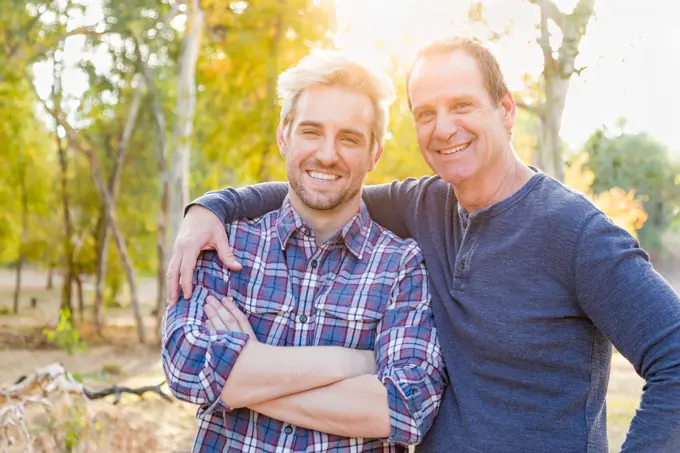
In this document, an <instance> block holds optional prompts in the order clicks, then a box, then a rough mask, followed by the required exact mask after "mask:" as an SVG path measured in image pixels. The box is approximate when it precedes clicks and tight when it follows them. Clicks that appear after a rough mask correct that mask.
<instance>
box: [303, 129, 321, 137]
mask: <svg viewBox="0 0 680 453" xmlns="http://www.w3.org/2000/svg"><path fill="white" fill-rule="evenodd" d="M302 135H311V136H318V135H319V133H318V132H317V131H315V130H314V129H305V130H303V131H302Z"/></svg>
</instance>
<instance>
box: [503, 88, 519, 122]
mask: <svg viewBox="0 0 680 453" xmlns="http://www.w3.org/2000/svg"><path fill="white" fill-rule="evenodd" d="M500 106H501V108H502V109H503V111H502V115H503V126H505V128H506V129H508V130H512V128H513V126H514V125H515V114H516V106H515V99H514V98H513V97H512V93H510V92H509V91H508V92H507V93H506V94H505V96H503V97H502V98H501V105H500Z"/></svg>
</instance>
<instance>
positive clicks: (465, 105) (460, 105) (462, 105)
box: [454, 102, 470, 110]
mask: <svg viewBox="0 0 680 453" xmlns="http://www.w3.org/2000/svg"><path fill="white" fill-rule="evenodd" d="M468 107H470V103H469V102H459V103H458V104H456V105H455V106H454V109H455V110H461V109H466V108H468Z"/></svg>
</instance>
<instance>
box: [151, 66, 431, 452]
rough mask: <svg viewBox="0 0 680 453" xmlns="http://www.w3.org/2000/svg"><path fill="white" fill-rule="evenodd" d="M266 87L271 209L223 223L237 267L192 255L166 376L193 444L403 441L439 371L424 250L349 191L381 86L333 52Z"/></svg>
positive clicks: (427, 410) (291, 448)
mask: <svg viewBox="0 0 680 453" xmlns="http://www.w3.org/2000/svg"><path fill="white" fill-rule="evenodd" d="M278 88H279V93H280V95H281V98H282V100H283V108H282V111H281V124H280V127H279V130H278V133H277V142H278V145H279V148H280V150H281V154H282V155H283V156H284V157H285V163H286V174H287V176H288V181H289V189H288V190H287V194H286V197H285V200H284V201H283V206H280V208H279V209H277V210H275V211H273V212H270V213H268V214H266V215H264V216H262V217H260V218H258V219H257V220H253V221H250V220H247V219H240V220H235V221H233V222H232V223H230V224H229V225H227V231H228V232H229V235H230V236H231V238H232V239H233V242H232V246H233V247H234V249H235V252H236V255H237V257H238V259H239V261H240V262H241V263H242V265H243V268H242V269H241V271H240V272H238V273H231V274H230V273H228V272H227V270H226V269H224V268H223V266H222V263H221V262H220V260H219V259H218V257H217V255H215V253H212V252H208V253H206V254H204V255H202V256H201V257H200V258H199V261H198V265H197V267H196V271H195V272H194V283H195V284H196V285H197V287H196V290H195V291H194V292H193V295H192V296H191V297H187V298H185V299H181V300H180V301H179V302H178V303H176V304H173V305H172V306H170V307H169V308H168V311H167V313H166V316H165V319H164V323H163V365H164V368H165V372H166V375H167V378H168V383H169V385H170V388H171V389H172V391H173V393H174V394H175V395H177V396H178V397H179V398H182V399H184V400H187V401H191V402H194V403H197V404H200V405H201V409H200V411H199V420H200V423H199V431H198V435H197V437H196V441H195V443H194V451H202V452H203V451H220V452H222V451H224V452H268V451H271V452H279V451H280V452H283V451H286V452H319V453H321V452H327V451H354V452H402V451H404V450H405V447H404V445H408V444H417V443H419V442H420V440H421V439H422V437H423V436H424V434H425V432H426V431H427V430H428V429H429V427H430V425H431V424H432V421H433V419H434V416H435V414H436V412H437V408H438V407H439V402H440V398H441V394H442V392H443V389H444V370H443V359H442V356H441V351H440V348H439V344H438V342H437V338H436V331H435V329H434V326H433V319H432V310H431V307H430V293H429V290H428V283H427V274H426V272H425V267H424V263H423V258H422V254H421V252H420V250H419V248H418V246H417V245H416V243H415V242H414V241H413V240H403V239H399V238H398V237H396V236H395V235H394V234H392V233H390V232H388V231H386V230H385V229H383V228H382V227H380V226H378V225H377V224H374V223H373V222H372V220H371V218H370V217H369V215H368V211H367V210H366V207H365V206H364V204H363V202H362V201H361V191H362V186H363V182H364V179H365V177H366V174H367V173H368V172H369V171H371V170H373V168H374V167H375V165H376V163H377V162H378V159H379V158H380V155H381V154H382V147H383V139H384V136H385V131H386V127H387V117H388V107H389V104H390V102H391V99H392V97H393V91H394V90H393V88H392V86H391V82H390V81H389V78H387V77H386V76H385V75H384V74H383V75H382V76H381V75H380V73H377V72H375V71H371V70H370V69H369V68H368V67H366V66H365V65H362V64H359V63H358V62H356V61H354V60H352V59H349V58H347V57H346V56H343V55H342V54H337V53H321V54H314V55H310V56H308V57H306V58H304V59H302V61H300V63H299V64H298V65H297V66H296V67H294V68H291V69H290V70H288V71H286V72H284V73H283V74H282V75H281V77H280V78H279V85H278ZM328 106H333V108H328ZM221 228H222V231H223V232H224V231H225V227H224V226H222V227H221ZM217 298H224V302H223V303H221V302H219V301H218V300H217Z"/></svg>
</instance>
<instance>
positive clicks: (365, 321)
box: [314, 298, 383, 350]
mask: <svg viewBox="0 0 680 453" xmlns="http://www.w3.org/2000/svg"><path fill="white" fill-rule="evenodd" d="M314 308H315V309H316V329H315V344H318V345H325V346H342V347H345V348H352V349H363V350H372V349H373V347H374V345H375V336H376V329H377V327H378V323H379V322H380V320H381V319H382V317H383V313H382V312H381V311H378V310H376V309H372V308H371V307H369V305H368V304H367V303H365V302H362V301H356V300H354V301H352V304H351V305H348V304H347V303H343V302H340V301H335V300H330V299H327V298H320V299H318V300H317V301H316V302H315V303H314Z"/></svg>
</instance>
